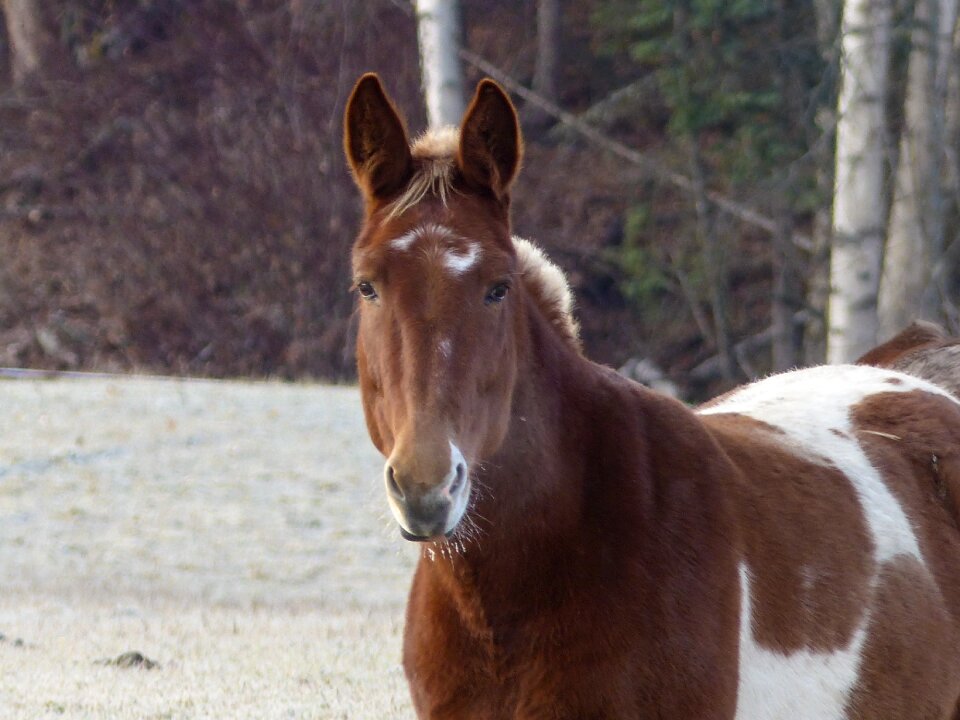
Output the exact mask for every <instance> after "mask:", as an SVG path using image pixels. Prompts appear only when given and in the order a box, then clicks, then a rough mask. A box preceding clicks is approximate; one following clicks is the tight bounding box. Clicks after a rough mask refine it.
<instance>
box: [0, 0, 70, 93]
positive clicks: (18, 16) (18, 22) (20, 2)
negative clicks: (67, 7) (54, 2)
mask: <svg viewBox="0 0 960 720" xmlns="http://www.w3.org/2000/svg"><path fill="white" fill-rule="evenodd" d="M2 5H3V12H4V16H5V18H6V24H7V37H8V38H9V40H10V74H11V76H12V77H13V82H14V83H16V84H19V83H22V82H23V81H24V80H26V79H27V78H29V77H31V76H37V75H42V74H44V71H45V69H46V68H48V67H53V66H55V65H56V64H57V63H59V62H60V61H61V60H62V59H63V51H62V50H61V48H60V45H59V43H58V42H57V37H56V33H55V32H54V26H53V23H52V22H51V21H50V19H49V18H48V17H47V15H46V13H45V12H44V6H45V5H47V6H49V0H48V2H46V3H45V2H44V0H2ZM47 11H48V12H49V7H48V8H47Z"/></svg>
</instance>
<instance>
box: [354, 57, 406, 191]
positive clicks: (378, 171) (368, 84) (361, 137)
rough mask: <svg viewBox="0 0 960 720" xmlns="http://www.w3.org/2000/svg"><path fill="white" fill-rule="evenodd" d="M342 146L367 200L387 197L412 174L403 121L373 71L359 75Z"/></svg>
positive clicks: (399, 187)
mask: <svg viewBox="0 0 960 720" xmlns="http://www.w3.org/2000/svg"><path fill="white" fill-rule="evenodd" d="M343 147H344V150H345V151H346V154H347V160H348V162H349V163H350V168H351V169H352V170H353V176H354V178H355V179H356V181H357V185H359V186H360V189H361V190H363V192H364V195H365V196H366V198H367V202H371V201H374V200H386V199H388V198H390V197H391V196H392V195H394V194H396V193H397V192H398V191H399V190H400V189H401V188H402V187H403V186H404V185H405V184H406V183H407V181H408V180H409V179H410V176H411V174H412V173H413V159H412V158H411V156H410V147H409V142H408V140H407V131H406V130H405V129H404V126H403V120H402V119H401V118H400V114H399V113H398V112H397V110H396V108H394V106H393V103H392V102H391V101H390V98H388V97H387V93H386V92H385V91H384V89H383V85H381V84H380V78H379V77H377V75H376V74H375V73H367V74H366V75H364V76H363V77H361V78H360V79H359V80H358V81H357V84H356V86H355V87H354V88H353V92H352V93H351V95H350V99H349V100H348V101H347V110H346V113H345V114H344V122H343Z"/></svg>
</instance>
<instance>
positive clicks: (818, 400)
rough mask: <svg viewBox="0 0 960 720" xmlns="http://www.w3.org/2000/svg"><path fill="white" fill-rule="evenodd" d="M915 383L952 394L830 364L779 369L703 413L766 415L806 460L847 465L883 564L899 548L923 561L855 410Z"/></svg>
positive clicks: (895, 375) (889, 374) (896, 376)
mask: <svg viewBox="0 0 960 720" xmlns="http://www.w3.org/2000/svg"><path fill="white" fill-rule="evenodd" d="M891 380H893V381H895V382H893V383H892V382H891ZM911 390H922V391H924V392H929V393H934V394H937V395H942V396H944V397H950V395H948V394H947V393H946V392H945V391H944V390H942V389H940V388H938V387H937V386H936V385H933V384H931V383H928V382H926V381H925V380H920V379H919V378H915V377H912V376H910V375H905V374H903V373H899V372H894V371H891V370H882V369H879V368H874V367H868V366H864V365H826V366H823V367H815V368H807V369H805V370H796V371H794V372H788V373H783V374H782V375H774V376H772V377H769V378H766V379H765V380H761V381H760V382H756V383H753V384H751V385H747V386H746V387H744V388H742V389H741V390H738V391H735V392H734V393H732V394H731V395H730V396H729V397H727V398H726V399H725V400H723V401H722V402H720V403H719V404H717V405H713V406H710V407H706V408H703V409H702V410H699V411H698V412H699V413H700V414H701V415H718V414H723V413H736V414H739V415H746V416H748V417H752V418H755V419H757V420H760V421H761V422H764V423H766V424H768V425H772V426H774V427H776V428H779V429H780V430H781V431H783V433H784V434H785V435H786V436H787V438H789V440H790V441H791V442H792V444H793V445H795V446H796V447H797V449H798V450H799V451H800V452H801V453H802V454H803V455H804V456H805V457H806V459H808V460H810V461H812V462H821V463H823V462H825V463H826V464H828V465H831V466H833V467H835V468H837V469H838V470H839V471H840V472H842V473H843V474H844V475H845V476H846V478H847V480H848V481H849V482H850V484H851V485H852V486H853V489H854V491H855V492H856V493H857V497H858V498H859V500H860V506H861V507H862V509H863V514H864V517H865V519H866V521H867V527H868V529H869V531H870V535H871V539H872V540H873V544H874V547H875V548H876V557H875V559H876V561H877V564H878V567H879V565H880V564H882V563H883V562H885V561H887V560H890V559H891V558H893V557H896V556H897V555H912V556H913V557H915V558H917V559H918V560H919V561H920V562H923V557H922V556H921V554H920V547H919V545H918V543H917V538H916V535H915V534H914V532H913V527H912V526H911V525H910V521H909V520H908V519H907V515H906V513H905V512H904V510H903V507H902V506H901V505H900V502H899V501H898V500H897V498H896V497H895V496H894V495H893V493H892V492H891V491H890V489H889V488H888V487H887V486H886V484H885V483H884V481H883V477H882V476H881V474H880V471H879V470H878V469H877V468H876V467H874V466H873V464H871V462H870V460H869V458H868V457H867V454H866V453H865V452H864V451H863V448H861V447H860V443H859V442H858V441H857V438H856V432H855V429H854V427H853V422H852V419H851V417H850V413H851V410H852V409H853V407H854V406H856V405H857V404H858V403H860V402H862V401H863V400H864V399H866V398H868V397H870V396H871V395H877V394H880V393H894V392H909V391H911ZM867 429H869V428H867Z"/></svg>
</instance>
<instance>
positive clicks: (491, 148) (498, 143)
mask: <svg viewBox="0 0 960 720" xmlns="http://www.w3.org/2000/svg"><path fill="white" fill-rule="evenodd" d="M522 155H523V140H522V139H521V137H520V123H519V121H518V120H517V111H516V110H514V108H513V103H511V102H510V98H508V97H507V94H506V93H505V92H503V90H501V89H500V86H499V85H497V84H496V83H495V82H494V81H493V80H489V79H487V80H481V81H480V83H479V84H478V85H477V90H476V92H475V93H474V94H473V100H471V102H470V107H468V108H467V112H466V114H465V115H464V117H463V123H462V124H461V125H460V150H459V157H458V161H459V164H460V170H461V172H462V173H463V176H464V178H466V180H467V181H468V182H469V183H471V184H474V185H477V186H479V187H482V188H486V189H489V190H490V191H492V192H493V194H494V196H495V197H496V198H497V199H499V200H504V199H506V197H507V192H508V191H509V189H510V184H511V183H512V182H513V179H514V178H515V177H516V175H517V170H519V169H520V158H521V157H522Z"/></svg>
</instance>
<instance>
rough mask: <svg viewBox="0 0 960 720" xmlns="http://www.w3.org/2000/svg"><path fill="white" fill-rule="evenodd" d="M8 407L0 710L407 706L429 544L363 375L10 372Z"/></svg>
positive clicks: (180, 713)
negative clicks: (379, 431)
mask: <svg viewBox="0 0 960 720" xmlns="http://www.w3.org/2000/svg"><path fill="white" fill-rule="evenodd" d="M0 408H2V413H0V583H2V588H3V590H2V593H0V633H2V639H0V716H2V717H4V718H8V717H9V718H23V719H28V718H111V719H114V718H116V719H119V718H138V719H143V718H236V719H239V718H331V719H332V718H350V719H351V720H362V719H363V718H371V719H373V718H377V719H378V720H379V719H382V718H398V719H400V720H403V719H404V718H409V717H411V715H412V713H411V711H410V710H409V709H408V708H409V701H408V698H407V690H406V684H405V682H404V680H403V675H402V672H401V669H400V632H401V628H402V614H403V607H404V604H405V601H406V592H407V587H408V583H409V578H410V573H411V569H412V566H413V561H414V559H415V555H414V554H415V551H416V548H415V547H413V546H412V545H410V544H408V543H405V542H403V541H402V540H400V538H399V537H398V535H397V534H396V530H395V525H394V524H393V523H392V522H390V521H388V520H387V515H386V507H385V504H384V502H383V492H382V485H381V482H380V477H381V463H382V460H380V459H379V457H378V456H377V454H376V452H375V451H374V450H373V448H372V447H371V445H370V441H369V439H368V437H367V433H366V430H365V428H364V427H363V420H362V416H361V412H360V401H359V397H358V393H357V391H356V390H355V389H354V388H349V387H324V386H317V385H304V384H296V385H292V384H280V383H229V382H213V381H210V382H207V381H178V380H164V379H151V378H119V379H118V378H84V379H55V380H40V379H37V380H33V379H31V380H3V381H0ZM128 652H139V653H142V655H143V656H145V657H146V658H148V659H149V660H152V661H155V662H156V663H157V666H156V667H154V668H152V669H145V668H144V667H142V666H133V667H121V666H117V665H116V664H110V663H109V662H107V661H110V660H116V658H117V657H119V656H120V655H122V654H124V653H128Z"/></svg>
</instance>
